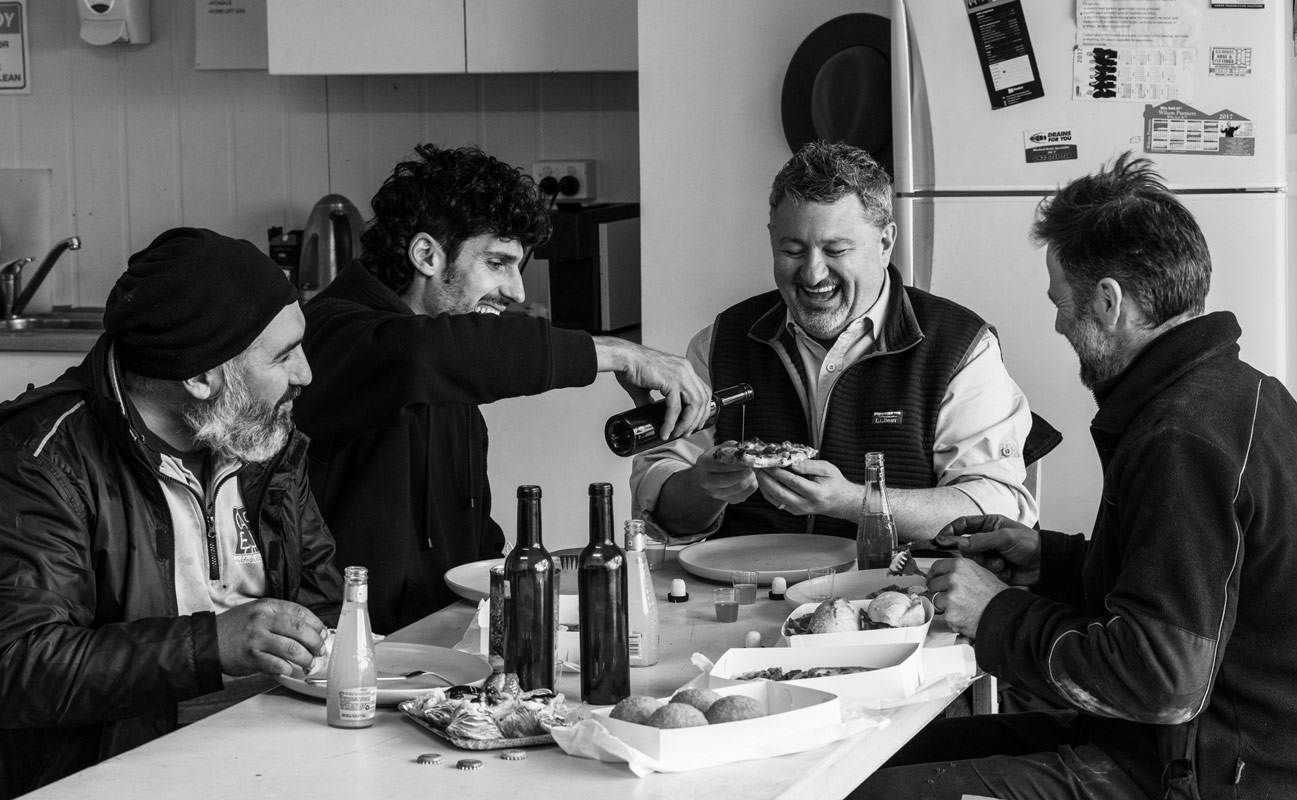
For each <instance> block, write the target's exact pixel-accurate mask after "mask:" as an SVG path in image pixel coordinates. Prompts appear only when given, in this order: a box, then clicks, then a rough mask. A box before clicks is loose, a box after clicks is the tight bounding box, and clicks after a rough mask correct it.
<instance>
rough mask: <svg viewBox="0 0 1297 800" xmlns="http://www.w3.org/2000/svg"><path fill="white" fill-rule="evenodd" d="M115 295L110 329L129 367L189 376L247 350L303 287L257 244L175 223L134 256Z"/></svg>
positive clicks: (108, 311) (107, 322) (107, 311)
mask: <svg viewBox="0 0 1297 800" xmlns="http://www.w3.org/2000/svg"><path fill="white" fill-rule="evenodd" d="M128 264H129V266H128V267H127V268H126V272H124V273H122V275H121V277H119V278H118V279H117V283H116V284H114V285H113V289H112V292H110V293H109V295H108V303H107V305H106V306H105V308H104V330H105V331H106V332H107V334H108V335H110V336H112V337H113V338H114V339H115V341H116V352H117V357H118V360H119V361H120V362H121V365H122V367H123V368H125V369H128V370H130V371H131V372H134V373H136V374H138V375H143V376H145V377H148V378H162V379H167V380H185V379H186V378H192V377H194V376H195V375H198V374H200V373H203V372H206V371H207V370H209V369H211V368H213V367H216V366H219V365H221V364H224V363H225V362H226V361H229V360H230V359H231V358H233V357H234V356H237V355H238V354H239V353H242V352H243V351H244V350H246V349H247V347H248V345H250V344H252V342H253V340H255V339H256V338H257V336H258V335H259V334H260V333H261V332H262V331H263V330H265V329H266V326H267V325H269V324H270V322H271V320H273V319H274V318H275V317H276V316H277V315H278V314H279V312H281V311H283V310H284V307H285V306H287V305H288V304H289V303H292V302H295V301H296V300H297V290H296V289H294V288H293V285H292V284H291V283H290V282H289V281H288V278H287V277H285V275H284V271H283V270H282V269H281V268H280V267H279V265H278V264H276V263H275V262H273V261H271V260H270V256H267V255H266V254H264V253H262V252H261V251H260V250H258V249H257V247H256V245H254V244H252V243H251V242H248V241H245V240H243V239H231V238H230V237H228V236H222V235H221V234H219V233H216V232H215V231H209V230H205V229H202V228H173V229H171V230H169V231H167V232H165V233H163V234H162V235H160V236H158V238H156V239H154V240H153V242H152V243H151V244H149V246H148V247H146V248H144V249H143V250H141V251H139V252H138V253H136V254H135V255H133V256H131V257H130V261H129V262H128Z"/></svg>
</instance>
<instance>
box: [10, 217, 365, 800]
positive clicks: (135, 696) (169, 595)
mask: <svg viewBox="0 0 1297 800" xmlns="http://www.w3.org/2000/svg"><path fill="white" fill-rule="evenodd" d="M304 326H305V322H304V319H303V316H302V312H301V310H300V308H299V307H298V305H297V293H296V291H295V290H294V289H293V287H292V285H291V284H290V283H289V282H288V280H287V279H286V278H285V277H284V275H283V272H282V271H281V270H280V269H279V267H278V266H277V265H275V263H274V262H272V261H271V260H270V259H269V258H268V257H267V256H265V255H264V254H262V253H261V252H260V251H258V250H257V248H256V247H255V246H253V245H252V244H250V243H249V242H246V241H240V240H235V239H231V238H229V237H226V236H222V235H220V234H217V233H214V232H212V231H209V230H201V229H195V228H177V229H174V230H170V231H167V232H165V233H163V234H162V235H160V236H159V237H158V238H157V239H155V240H154V241H153V242H152V243H151V244H150V245H149V246H148V247H146V248H145V249H144V250H141V251H140V252H138V253H136V254H135V255H133V256H132V257H131V259H130V262H129V266H128V267H127V269H126V271H125V272H124V273H123V274H122V275H121V277H120V278H119V279H118V280H117V283H116V285H115V286H114V287H113V289H112V292H111V294H110V295H109V297H108V302H107V305H106V308H105V312H104V328H105V333H104V335H103V336H102V337H100V339H99V341H98V342H97V343H96V345H95V346H94V348H93V349H92V350H91V352H90V354H89V355H88V356H87V357H86V359H85V360H84V361H83V362H82V363H81V364H80V365H79V366H76V367H74V368H72V369H70V370H68V371H67V372H66V373H64V375H62V376H61V377H60V378H58V379H57V380H56V381H54V382H53V383H51V384H49V385H46V386H42V387H40V388H37V389H32V390H30V391H28V392H26V393H25V394H23V395H21V396H19V397H18V398H17V399H16V400H13V401H10V402H8V403H4V404H2V405H0V497H3V498H4V503H3V506H4V508H3V513H2V514H0V708H3V709H4V715H5V724H4V726H3V727H2V728H0V797H8V796H13V795H16V794H21V793H23V792H25V791H29V790H31V789H34V788H36V787H38V786H41V785H44V784H45V783H48V782H50V781H53V780H56V779H58V778H60V777H63V776H64V775H67V774H69V773H71V772H74V771H76V770H79V769H81V768H83V767H86V766H89V765H91V764H93V763H95V761H97V760H99V759H102V758H106V757H108V756H112V755H115V754H117V753H120V752H122V751H124V750H128V749H130V748H132V747H134V746H136V745H139V744H142V743H143V742H146V741H148V740H150V739H153V738H155V737H157V736H159V735H162V734H164V733H166V732H168V731H170V730H173V729H175V728H176V727H177V726H178V725H180V724H184V723H185V722H187V721H191V720H193V719H196V718H198V717H199V716H202V715H205V714H206V713H211V711H213V710H217V709H219V708H221V707H224V706H226V705H229V704H230V703H232V702H235V701H237V700H238V699H241V698H242V697H245V696H247V695H248V694H250V693H252V692H255V691H259V690H261V689H262V688H264V687H265V686H266V680H267V678H266V677H265V676H270V675H280V674H288V673H289V672H291V671H292V670H293V668H294V667H295V666H296V667H300V668H302V669H307V668H308V667H309V666H310V664H311V661H312V658H313V657H314V656H316V655H318V654H319V653H320V652H321V650H322V646H323V641H324V634H325V631H326V622H327V623H333V622H335V621H336V619H337V615H338V607H339V604H340V601H341V581H340V579H339V576H338V572H337V570H336V568H335V567H334V565H333V554H334V546H333V539H332V537H331V536H330V534H329V531H328V529H327V528H326V526H325V525H324V523H323V521H322V519H321V518H320V515H319V512H318V510H317V508H316V505H315V501H314V500H313V499H312V497H311V493H310V487H309V484H308V481H307V477H306V441H305V438H304V437H303V436H302V435H301V434H299V433H297V432H296V430H295V429H294V427H293V422H292V419H291V416H290V415H291V409H292V403H293V399H294V398H295V397H296V396H297V394H298V392H300V390H301V387H303V386H305V385H306V384H308V383H310V381H311V371H310V368H309V367H308V366H307V364H306V357H305V355H304V354H303V352H302V347H301V341H302V333H303V329H304Z"/></svg>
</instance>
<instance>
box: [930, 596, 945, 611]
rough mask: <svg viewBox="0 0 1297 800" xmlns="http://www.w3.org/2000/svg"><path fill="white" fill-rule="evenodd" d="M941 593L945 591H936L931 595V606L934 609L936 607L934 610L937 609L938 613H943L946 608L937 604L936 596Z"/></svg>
mask: <svg viewBox="0 0 1297 800" xmlns="http://www.w3.org/2000/svg"><path fill="white" fill-rule="evenodd" d="M943 594H945V592H937V593H936V594H934V595H932V607H933V608H934V609H936V611H937V613H938V614H941V613H944V612H945V610H946V609H944V608H942V607H941V606H939V605H937V598H938V597H940V596H941V595H943Z"/></svg>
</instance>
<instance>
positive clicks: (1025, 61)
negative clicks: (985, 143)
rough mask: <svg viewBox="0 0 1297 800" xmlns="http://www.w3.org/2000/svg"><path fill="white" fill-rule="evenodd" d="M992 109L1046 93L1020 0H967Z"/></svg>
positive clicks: (1016, 103)
mask: <svg viewBox="0 0 1297 800" xmlns="http://www.w3.org/2000/svg"><path fill="white" fill-rule="evenodd" d="M964 4H965V8H966V9H967V11H968V24H969V25H971V26H972V28H973V42H974V43H975V44H976V46H977V57H978V60H979V61H981V63H982V79H983V80H984V81H985V82H986V94H987V97H988V98H989V99H990V101H991V108H992V109H999V108H1008V107H1009V106H1015V105H1018V104H1019V103H1023V102H1026V101H1028V100H1035V99H1036V98H1038V97H1044V96H1045V88H1044V86H1043V85H1042V84H1041V82H1040V70H1039V69H1038V68H1037V67H1036V51H1035V49H1034V48H1033V47H1032V45H1031V34H1030V32H1029V31H1028V30H1027V20H1026V18H1025V17H1023V14H1022V3H1021V2H1020V0H964Z"/></svg>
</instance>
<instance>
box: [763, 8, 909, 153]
mask: <svg viewBox="0 0 1297 800" xmlns="http://www.w3.org/2000/svg"><path fill="white" fill-rule="evenodd" d="M891 26H892V23H891V20H889V19H887V18H886V17H880V16H878V15H877V14H844V15H842V16H840V17H835V18H834V19H831V20H829V21H828V22H825V23H824V24H823V25H821V26H819V27H818V28H816V29H815V30H814V31H811V33H810V35H809V36H807V37H806V38H805V39H804V40H803V41H802V43H801V44H800V45H798V47H797V50H796V51H795V52H794V53H793V57H792V59H791V60H790V61H789V62H788V70H787V72H786V73H785V74H784V87H783V94H782V96H781V98H780V115H781V117H782V119H783V126H784V137H785V138H786V139H787V140H788V146H789V147H790V148H791V149H792V151H793V152H794V153H796V152H797V151H798V150H800V149H801V148H802V145H804V144H806V143H807V142H812V141H817V140H821V139H823V140H825V141H830V142H846V143H847V144H850V145H853V146H855V147H859V148H861V149H863V150H867V151H868V152H869V154H870V155H872V156H873V157H874V159H875V160H877V161H878V163H879V164H881V165H882V166H883V168H884V169H886V170H887V172H888V174H889V175H890V174H894V173H893V171H892V64H891V60H892V40H891V36H892V33H891Z"/></svg>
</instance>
